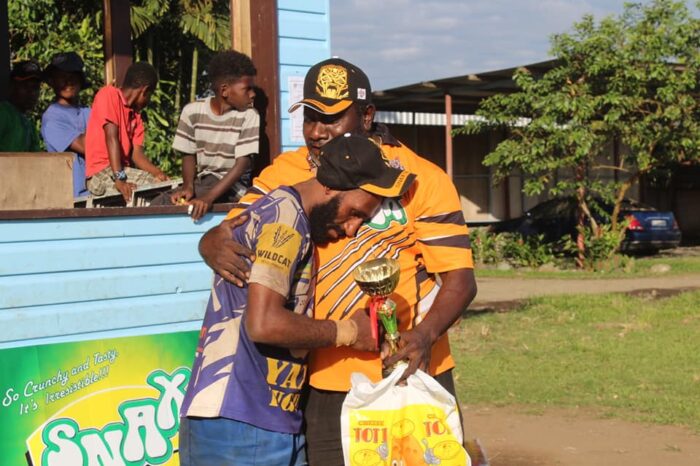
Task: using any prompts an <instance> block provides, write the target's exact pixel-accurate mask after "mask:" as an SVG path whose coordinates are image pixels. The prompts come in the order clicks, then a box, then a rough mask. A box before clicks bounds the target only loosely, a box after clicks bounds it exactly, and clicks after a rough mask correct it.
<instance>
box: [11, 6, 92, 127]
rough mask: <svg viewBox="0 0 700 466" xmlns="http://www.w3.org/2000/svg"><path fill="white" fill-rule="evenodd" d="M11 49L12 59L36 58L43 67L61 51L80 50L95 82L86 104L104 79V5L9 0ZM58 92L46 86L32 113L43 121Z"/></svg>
mask: <svg viewBox="0 0 700 466" xmlns="http://www.w3.org/2000/svg"><path fill="white" fill-rule="evenodd" d="M7 8H8V17H9V36H10V52H11V60H12V62H15V61H19V60H27V59H31V58H33V59H35V60H37V61H38V62H39V63H40V64H41V65H42V67H43V66H46V64H47V63H48V62H49V60H50V59H51V56H52V55H53V54H55V53H58V52H67V51H76V52H78V53H79V54H80V55H81V56H82V57H83V60H84V61H85V65H86V66H85V67H86V75H87V78H88V80H89V81H90V82H91V83H92V86H91V87H90V88H88V89H85V90H84V91H83V92H82V95H81V97H82V100H83V102H84V103H85V104H88V105H89V103H90V102H92V98H93V96H94V94H95V92H96V91H97V90H98V89H99V88H100V86H101V83H102V81H103V77H102V76H103V71H102V70H103V69H104V57H103V54H102V9H101V7H100V5H99V4H97V5H96V6H95V4H93V2H87V1H84V2H80V1H67V2H59V1H57V0H45V1H41V2H36V1H33V0H13V1H11V2H8V6H7ZM53 98H54V94H53V90H51V89H50V88H49V87H48V86H42V90H41V95H40V98H39V103H38V104H37V107H36V110H35V111H34V114H33V115H32V117H33V120H34V121H35V122H36V124H37V129H38V127H39V125H40V124H41V114H42V113H43V112H44V110H46V107H48V106H49V105H50V104H51V102H52V101H53Z"/></svg>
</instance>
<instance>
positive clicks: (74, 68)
mask: <svg viewBox="0 0 700 466" xmlns="http://www.w3.org/2000/svg"><path fill="white" fill-rule="evenodd" d="M53 70H60V71H65V72H67V73H80V77H81V78H82V79H83V87H87V86H88V85H89V84H90V83H88V81H87V79H86V77H85V63H83V59H82V58H80V55H78V54H77V53H75V52H60V53H57V54H54V56H53V57H51V62H50V63H49V65H48V66H47V67H46V69H45V70H44V76H46V77H48V75H49V74H50V73H51V72H52V71H53Z"/></svg>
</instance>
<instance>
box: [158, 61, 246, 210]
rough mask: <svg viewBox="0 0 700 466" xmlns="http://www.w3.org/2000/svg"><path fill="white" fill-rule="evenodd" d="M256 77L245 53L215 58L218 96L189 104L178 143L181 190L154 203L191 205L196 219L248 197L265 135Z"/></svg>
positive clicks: (213, 79)
mask: <svg viewBox="0 0 700 466" xmlns="http://www.w3.org/2000/svg"><path fill="white" fill-rule="evenodd" d="M256 73H257V71H256V70H255V65H254V64H253V62H252V60H251V59H250V58H249V57H248V56H246V55H245V54H242V53H240V52H236V51H234V50H229V51H226V52H219V53H217V54H216V55H215V56H214V58H212V60H211V62H210V63H209V66H208V76H209V79H210V81H211V89H212V91H213V92H214V95H213V96H211V97H207V98H205V99H201V100H197V101H195V102H191V103H189V104H187V105H186V106H185V108H184V109H183V110H182V114H181V115H180V121H179V123H178V125H177V132H176V133H175V139H174V140H173V149H175V151H177V152H178V153H179V154H181V155H182V180H183V183H182V186H181V187H180V188H179V189H177V190H176V191H175V192H172V193H166V194H165V195H161V196H159V197H157V198H156V199H154V200H153V201H152V202H151V205H159V204H170V203H172V204H180V203H187V204H189V205H190V206H191V207H192V213H191V215H192V218H193V219H195V220H197V219H199V218H200V217H202V216H203V215H204V214H205V213H207V212H208V211H209V210H210V209H211V207H212V204H214V202H235V201H237V200H238V199H239V198H240V197H241V196H242V195H243V194H245V192H246V190H247V189H248V187H250V184H251V172H252V164H253V161H252V159H253V157H254V156H255V155H257V153H258V141H259V137H260V136H259V133H260V116H259V115H258V112H257V110H255V109H254V108H253V99H254V98H255V91H254V90H253V86H254V81H253V80H254V77H255V75H256Z"/></svg>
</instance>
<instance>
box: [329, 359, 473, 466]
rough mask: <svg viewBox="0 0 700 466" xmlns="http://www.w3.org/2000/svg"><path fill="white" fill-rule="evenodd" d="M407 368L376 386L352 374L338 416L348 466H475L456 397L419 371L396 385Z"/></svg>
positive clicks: (360, 375)
mask: <svg viewBox="0 0 700 466" xmlns="http://www.w3.org/2000/svg"><path fill="white" fill-rule="evenodd" d="M405 368H406V365H401V366H399V367H398V368H396V369H395V370H394V371H393V372H392V373H391V375H389V376H388V377H386V378H385V379H383V380H381V381H380V382H378V383H376V384H373V383H372V382H370V381H369V379H368V378H367V377H366V376H365V375H364V374H360V373H354V374H352V377H351V381H352V389H351V390H350V392H349V393H348V395H347V397H346V398H345V402H344V403H343V411H342V413H341V417H340V420H341V433H342V439H343V454H344V456H345V466H424V465H440V466H471V461H470V459H469V456H468V455H467V453H466V451H465V450H464V448H463V446H462V426H461V425H460V422H459V412H458V411H457V404H456V402H455V398H454V397H453V396H452V395H450V393H449V392H448V391H447V390H445V389H444V388H443V387H442V386H441V385H440V384H439V383H438V382H436V381H435V379H433V378H432V377H430V376H429V375H428V374H426V373H425V372H422V371H420V370H419V371H417V372H416V373H415V374H414V375H411V376H409V377H408V380H407V384H406V385H405V386H400V385H397V382H398V381H399V379H400V378H401V375H402V374H403V371H404V369H405Z"/></svg>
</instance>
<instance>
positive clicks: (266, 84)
mask: <svg viewBox="0 0 700 466" xmlns="http://www.w3.org/2000/svg"><path fill="white" fill-rule="evenodd" d="M231 28H232V29H231V32H232V34H231V37H232V38H233V48H234V49H235V50H238V51H239V52H243V53H245V54H247V55H249V56H250V57H251V58H252V59H253V62H254V63H255V68H256V69H257V70H258V75H257V76H256V77H255V84H256V86H257V89H256V93H257V96H256V98H255V108H257V109H258V112H260V120H261V121H260V124H261V128H260V131H261V134H260V156H261V157H260V159H261V160H260V162H261V163H260V164H256V165H258V166H259V167H261V166H264V164H265V161H266V159H267V160H269V161H271V160H272V159H273V158H274V157H276V156H277V155H278V154H279V152H280V148H281V130H280V101H279V100H280V85H279V58H278V51H277V49H278V37H277V2H276V0H256V1H254V2H251V1H250V0H231Z"/></svg>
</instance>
